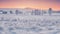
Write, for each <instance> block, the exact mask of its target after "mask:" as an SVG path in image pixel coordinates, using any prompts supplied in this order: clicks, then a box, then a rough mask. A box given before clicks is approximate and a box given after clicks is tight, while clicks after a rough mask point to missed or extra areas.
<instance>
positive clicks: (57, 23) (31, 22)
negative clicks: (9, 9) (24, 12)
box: [0, 15, 60, 34]
mask: <svg viewBox="0 0 60 34" xmlns="http://www.w3.org/2000/svg"><path fill="white" fill-rule="evenodd" d="M0 34H60V16H48V15H47V16H20V15H0Z"/></svg>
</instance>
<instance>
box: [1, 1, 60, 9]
mask: <svg viewBox="0 0 60 34" xmlns="http://www.w3.org/2000/svg"><path fill="white" fill-rule="evenodd" d="M25 7H30V8H38V9H48V8H53V9H54V10H60V0H0V8H25Z"/></svg>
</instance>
